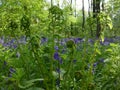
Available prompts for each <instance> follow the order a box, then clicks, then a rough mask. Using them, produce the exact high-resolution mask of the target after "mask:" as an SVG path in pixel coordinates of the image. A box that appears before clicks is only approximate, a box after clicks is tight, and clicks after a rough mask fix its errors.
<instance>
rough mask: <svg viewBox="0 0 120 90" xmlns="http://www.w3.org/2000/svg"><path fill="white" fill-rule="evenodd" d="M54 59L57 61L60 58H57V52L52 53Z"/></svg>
mask: <svg viewBox="0 0 120 90" xmlns="http://www.w3.org/2000/svg"><path fill="white" fill-rule="evenodd" d="M54 59H55V60H59V59H60V56H59V54H58V52H55V53H54Z"/></svg>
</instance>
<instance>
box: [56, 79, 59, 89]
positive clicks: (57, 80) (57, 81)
mask: <svg viewBox="0 0 120 90" xmlns="http://www.w3.org/2000/svg"><path fill="white" fill-rule="evenodd" d="M56 85H57V86H58V87H59V86H60V79H59V78H57V79H56Z"/></svg>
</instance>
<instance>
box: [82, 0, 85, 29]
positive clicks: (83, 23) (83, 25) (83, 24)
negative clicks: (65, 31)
mask: <svg viewBox="0 0 120 90" xmlns="http://www.w3.org/2000/svg"><path fill="white" fill-rule="evenodd" d="M82 14H83V22H82V31H84V28H85V12H84V0H82Z"/></svg>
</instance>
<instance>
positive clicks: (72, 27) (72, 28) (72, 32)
mask: <svg viewBox="0 0 120 90" xmlns="http://www.w3.org/2000/svg"><path fill="white" fill-rule="evenodd" d="M70 11H71V15H73V13H72V0H71V5H70ZM70 27H71V35H73V23H72V22H71V25H70Z"/></svg>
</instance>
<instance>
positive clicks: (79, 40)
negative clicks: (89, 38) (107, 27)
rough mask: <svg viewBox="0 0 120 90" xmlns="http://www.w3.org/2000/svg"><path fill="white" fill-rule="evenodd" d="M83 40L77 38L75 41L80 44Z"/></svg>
mask: <svg viewBox="0 0 120 90" xmlns="http://www.w3.org/2000/svg"><path fill="white" fill-rule="evenodd" d="M82 40H83V39H82V38H75V39H74V42H75V43H79V42H82Z"/></svg>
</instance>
